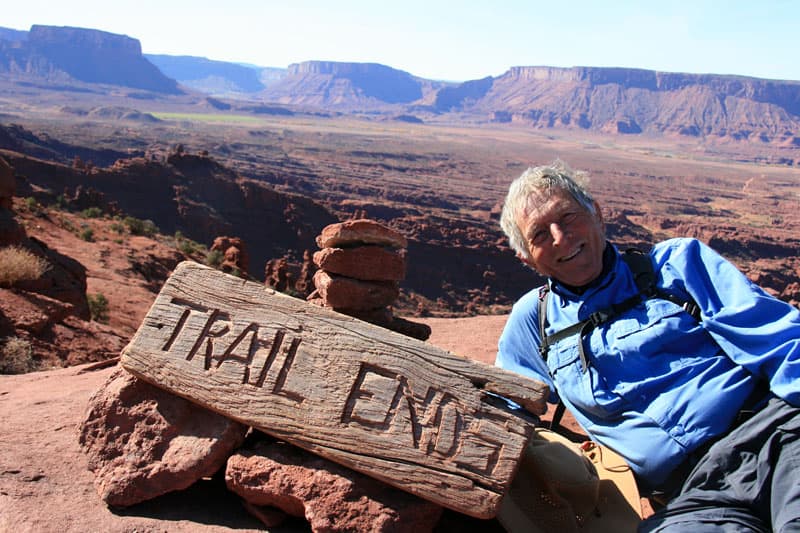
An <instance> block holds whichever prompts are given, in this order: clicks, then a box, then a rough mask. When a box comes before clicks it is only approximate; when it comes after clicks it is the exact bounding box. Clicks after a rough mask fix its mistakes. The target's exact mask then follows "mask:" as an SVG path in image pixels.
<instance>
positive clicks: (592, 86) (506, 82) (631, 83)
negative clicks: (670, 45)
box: [460, 67, 800, 144]
mask: <svg viewBox="0 0 800 533" xmlns="http://www.w3.org/2000/svg"><path fill="white" fill-rule="evenodd" d="M460 108H461V109H464V110H471V111H473V112H480V113H484V114H489V115H493V116H495V117H498V119H499V120H504V121H508V120H512V121H516V122H520V123H527V124H530V125H532V126H534V127H539V128H580V129H588V130H597V131H607V132H612V133H641V132H644V133H655V134H664V133H666V134H677V135H684V136H719V137H731V138H734V139H750V140H756V141H762V142H771V141H777V142H785V143H792V144H797V143H798V136H799V135H800V82H792V81H777V80H763V79H756V78H746V77H742V76H720V75H698V74H679V73H666V72H656V71H649V70H639V69H623V68H588V67H576V68H569V69H561V68H552V67H515V68H512V69H510V70H509V71H508V72H506V73H505V74H504V75H502V76H500V77H499V78H495V79H494V82H493V84H492V86H491V88H490V89H489V90H488V91H487V92H486V94H485V95H484V96H483V97H482V98H480V99H478V100H474V101H469V100H462V102H461V106H460Z"/></svg>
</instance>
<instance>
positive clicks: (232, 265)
mask: <svg viewBox="0 0 800 533" xmlns="http://www.w3.org/2000/svg"><path fill="white" fill-rule="evenodd" d="M210 250H211V251H212V252H214V251H217V252H220V253H221V254H222V256H223V259H222V263H221V264H220V268H221V269H222V271H223V272H228V273H233V274H236V275H238V276H240V277H247V267H248V265H249V264H250V256H248V255H247V249H246V248H245V246H244V242H243V241H242V239H240V238H239V237H217V238H216V239H214V243H213V244H212V245H211V248H210Z"/></svg>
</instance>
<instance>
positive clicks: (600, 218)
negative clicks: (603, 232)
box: [592, 200, 606, 226]
mask: <svg viewBox="0 0 800 533" xmlns="http://www.w3.org/2000/svg"><path fill="white" fill-rule="evenodd" d="M592 203H594V212H595V214H596V215H597V220H598V221H599V222H600V224H602V225H603V226H605V224H606V223H605V221H604V220H603V210H602V209H600V204H598V203H597V200H592Z"/></svg>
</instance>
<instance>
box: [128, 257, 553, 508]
mask: <svg viewBox="0 0 800 533" xmlns="http://www.w3.org/2000/svg"><path fill="white" fill-rule="evenodd" d="M121 362H122V365H123V366H124V367H125V368H126V369H127V370H129V371H130V372H132V373H134V374H135V375H137V376H139V377H141V378H142V379H144V380H147V381H149V382H151V383H153V384H154V385H157V386H159V387H162V388H165V389H167V390H170V391H172V392H174V393H176V394H178V395H180V396H183V397H185V398H188V399H189V400H192V401H194V402H197V403H198V404H200V405H203V406H205V407H207V408H209V409H212V410H214V411H217V412H219V413H221V414H223V415H226V416H229V417H231V418H234V419H237V420H239V421H241V422H243V423H246V424H249V425H252V426H254V427H257V428H259V429H261V430H263V431H264V432H266V433H269V434H271V435H273V436H275V437H278V438H280V439H283V440H285V441H287V442H290V443H293V444H295V445H297V446H300V447H302V448H305V449H307V450H309V451H312V452H314V453H317V454H319V455H321V456H323V457H326V458H328V459H331V460H333V461H336V462H338V463H340V464H343V465H345V466H348V467H350V468H353V469H354V470H358V471H360V472H363V473H365V474H368V475H370V476H373V477H376V478H379V479H382V480H384V481H386V482H387V483H389V484H391V485H394V486H396V487H398V488H401V489H403V490H406V491H408V492H411V493H414V494H417V495H418V496H420V497H423V498H426V499H428V500H431V501H434V502H437V503H439V504H441V505H443V506H445V507H448V508H451V509H455V510H457V511H460V512H463V513H467V514H470V515H473V516H477V517H482V518H489V517H492V516H494V515H495V514H496V513H497V510H498V508H499V503H500V500H501V498H502V496H503V495H504V494H505V492H506V490H507V489H508V488H509V486H510V482H511V479H512V477H513V475H514V474H515V472H516V469H517V465H518V463H519V460H520V457H521V455H522V451H523V449H524V446H525V444H526V443H527V441H528V438H529V436H530V433H531V431H532V425H531V423H530V422H529V420H528V419H526V418H525V417H524V415H521V414H519V412H517V411H513V410H510V409H508V408H506V407H505V406H504V404H502V402H497V401H495V400H496V399H495V398H494V397H493V396H492V394H490V393H496V394H500V395H503V396H506V397H509V398H511V399H513V400H515V401H516V402H518V403H521V404H524V405H526V406H528V408H529V410H531V411H533V412H536V411H537V410H540V409H541V408H542V407H543V405H544V398H545V394H546V391H547V388H546V385H544V384H542V383H536V382H533V381H531V380H528V379H525V378H522V377H521V376H518V375H516V374H513V373H510V372H506V371H503V370H501V369H498V368H495V367H493V366H491V365H486V364H483V363H479V362H476V361H470V360H468V359H465V358H462V357H459V356H456V355H453V354H451V353H449V352H446V351H444V350H441V349H439V348H436V347H434V346H432V345H430V344H427V343H424V342H421V341H418V340H416V339H412V338H409V337H405V336H403V335H399V334H397V333H394V332H392V331H389V330H386V329H383V328H379V327H377V326H374V325H372V324H368V323H366V322H362V321H359V320H356V319H354V318H351V317H348V316H345V315H341V314H338V313H334V312H332V311H329V310H326V309H322V308H319V307H317V306H314V305H311V304H308V303H306V302H304V301H302V300H298V299H296V298H291V297H289V296H286V295H283V294H280V293H275V292H274V291H272V290H270V289H266V288H264V287H263V286H262V285H260V284H257V283H252V282H246V281H243V280H241V279H239V278H236V277H233V276H228V275H226V274H222V273H220V272H218V271H216V270H213V269H210V268H207V267H204V266H202V265H199V264H197V263H190V262H186V263H181V264H180V265H179V266H178V268H177V269H176V270H175V272H174V274H173V275H172V276H171V277H170V279H169V280H168V281H167V282H166V284H165V285H164V287H163V288H162V290H161V292H160V293H159V295H158V297H157V298H156V301H155V303H154V304H153V306H152V307H151V309H150V310H149V312H148V314H147V316H146V317H145V319H144V321H143V322H142V324H141V326H140V327H139V330H138V331H137V332H136V335H135V336H134V338H133V339H132V340H131V342H130V344H129V345H128V346H127V347H126V348H125V349H124V350H123V353H122V357H121Z"/></svg>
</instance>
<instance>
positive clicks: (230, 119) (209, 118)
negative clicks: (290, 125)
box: [150, 112, 263, 124]
mask: <svg viewBox="0 0 800 533" xmlns="http://www.w3.org/2000/svg"><path fill="white" fill-rule="evenodd" d="M150 114H151V115H153V116H154V117H156V118H158V119H161V120H186V121H189V122H203V123H205V124H217V123H221V124H224V123H233V124H258V123H261V122H263V120H262V119H260V118H258V117H251V116H248V115H222V114H218V113H162V112H151V113H150Z"/></svg>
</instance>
